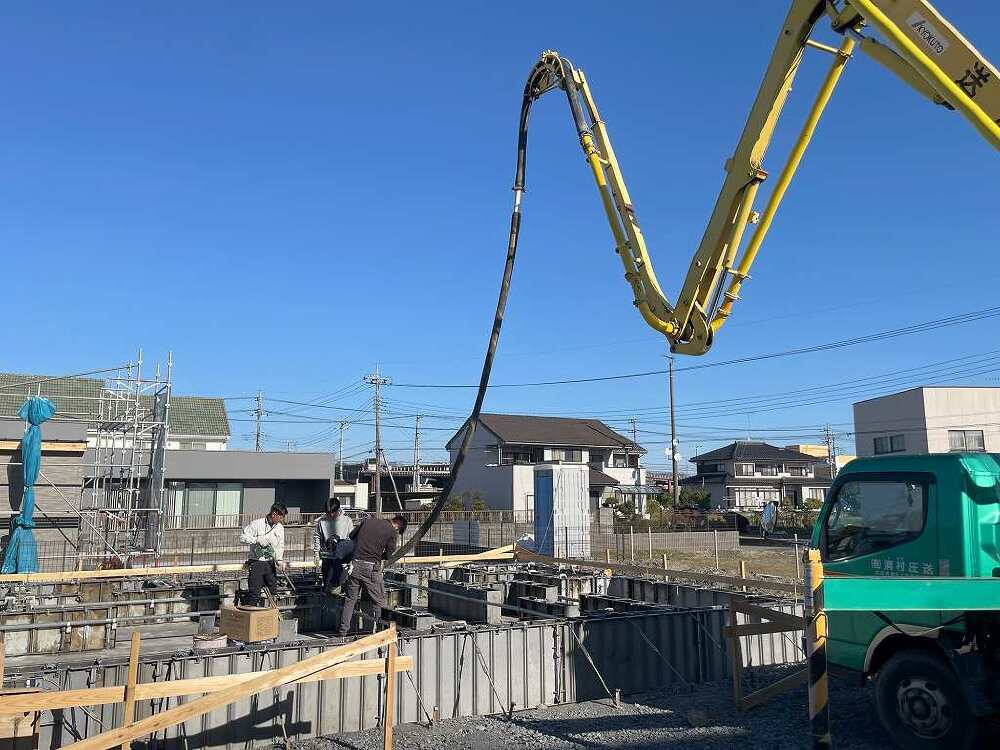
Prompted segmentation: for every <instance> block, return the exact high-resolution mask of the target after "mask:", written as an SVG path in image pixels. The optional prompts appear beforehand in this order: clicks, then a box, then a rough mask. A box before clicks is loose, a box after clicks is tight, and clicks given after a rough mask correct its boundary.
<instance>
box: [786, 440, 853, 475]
mask: <svg viewBox="0 0 1000 750" xmlns="http://www.w3.org/2000/svg"><path fill="white" fill-rule="evenodd" d="M785 449H786V450H790V451H798V452H799V453H805V454H806V455H807V456H815V457H816V458H821V459H823V460H824V461H825V460H826V459H827V458H828V457H829V455H830V450H829V449H828V448H827V447H826V446H825V445H813V444H810V443H798V444H796V445H786V446H785ZM856 458H857V456H855V455H853V454H847V453H837V455H836V457H835V459H834V461H835V463H836V464H837V471H840V470H841V469H843V468H844V467H845V466H847V464H849V463H850V462H851V461H853V460H854V459H856Z"/></svg>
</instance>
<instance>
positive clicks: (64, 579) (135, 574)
mask: <svg viewBox="0 0 1000 750" xmlns="http://www.w3.org/2000/svg"><path fill="white" fill-rule="evenodd" d="M289 567H290V568H292V569H300V568H314V567H316V564H315V563H314V562H312V561H309V562H293V563H289ZM244 568H245V566H244V564H243V563H217V564H216V563H213V564H208V565H170V566H163V567H159V568H128V569H125V570H121V569H109V570H67V571H62V572H59V573H5V574H2V575H0V583H75V582H77V581H89V580H94V579H105V578H144V577H145V578H148V577H152V576H171V575H190V574H192V573H238V572H240V571H242V570H244Z"/></svg>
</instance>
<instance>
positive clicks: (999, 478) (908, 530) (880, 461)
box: [812, 453, 1000, 750]
mask: <svg viewBox="0 0 1000 750" xmlns="http://www.w3.org/2000/svg"><path fill="white" fill-rule="evenodd" d="M812 545H813V547H815V548H817V549H819V550H820V555H821V557H822V560H823V570H824V574H825V575H826V576H828V577H829V576H886V577H893V576H895V577H905V578H918V577H960V578H989V577H1000V457H998V456H996V455H993V454H988V453H950V454H939V455H901V456H887V457H879V458H862V459H857V460H855V461H852V462H851V463H849V464H848V465H847V466H845V467H844V469H843V470H842V471H841V472H840V473H839V474H838V476H837V478H836V480H835V481H834V483H833V485H832V486H831V487H830V491H829V492H828V494H827V497H826V501H825V503H824V504H823V508H822V510H821V511H820V515H819V517H818V519H817V522H816V527H815V529H814V532H813V538H812ZM989 588H990V590H991V591H996V588H995V587H992V586H990V587H989ZM989 596H991V597H992V596H994V594H993V593H991V594H989ZM908 603H909V600H907V601H905V602H904V606H906V605H908ZM995 604H996V606H995V608H994V607H993V603H992V602H990V603H988V608H987V609H989V610H992V611H985V612H982V611H976V612H962V611H954V610H943V611H931V610H921V609H919V604H917V603H915V605H916V606H915V609H914V611H910V612H901V611H892V612H877V611H861V612H847V611H840V612H837V611H830V612H829V613H828V625H829V640H828V642H827V655H828V661H829V664H830V668H831V671H832V672H833V673H835V674H844V673H846V674H848V675H853V676H856V677H859V678H860V679H861V680H862V681H867V680H869V679H872V680H873V682H874V696H875V705H876V710H877V712H878V716H879V720H880V722H881V723H882V725H883V727H884V728H885V729H886V731H887V734H888V735H889V737H890V738H891V739H892V740H893V742H894V743H895V744H896V745H897V746H898V747H901V748H906V750H916V749H918V748H919V749H920V750H923V749H924V748H939V747H947V748H948V749H949V750H963V749H964V748H967V747H972V746H974V744H975V743H976V741H977V738H978V737H981V736H982V735H983V734H989V735H990V736H993V733H994V732H996V731H997V729H996V726H997V725H996V724H994V723H993V721H994V720H995V719H997V718H998V717H1000V600H998V601H996V602H995Z"/></svg>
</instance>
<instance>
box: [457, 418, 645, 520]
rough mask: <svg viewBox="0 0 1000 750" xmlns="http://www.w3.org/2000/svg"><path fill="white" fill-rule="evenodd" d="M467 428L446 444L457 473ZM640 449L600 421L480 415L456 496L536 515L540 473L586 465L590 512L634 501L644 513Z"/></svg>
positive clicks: (462, 428)
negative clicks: (617, 502)
mask: <svg viewBox="0 0 1000 750" xmlns="http://www.w3.org/2000/svg"><path fill="white" fill-rule="evenodd" d="M466 427H467V425H463V426H462V427H461V428H460V429H459V431H458V432H457V433H456V434H455V435H454V436H453V437H452V438H451V440H449V441H448V443H447V448H448V451H449V453H450V457H451V466H452V467H454V465H455V459H456V457H457V456H458V451H459V447H460V446H461V444H462V439H463V437H464V435H465V430H466ZM645 452H646V451H645V449H644V448H642V446H640V445H638V444H636V443H634V442H632V441H631V440H629V439H628V438H626V437H624V436H623V435H620V434H618V433H617V432H615V431H614V430H612V429H611V428H610V427H608V426H607V425H606V424H604V423H603V422H600V421H598V420H596V419H574V418H567V417H541V416H528V415H515V414H482V415H480V419H479V423H478V425H477V427H476V433H475V436H474V437H473V440H472V445H471V446H470V448H469V453H468V455H467V457H466V459H465V463H464V464H463V465H462V468H461V470H460V471H459V474H458V476H457V477H456V479H455V489H454V492H455V494H456V495H458V496H461V495H463V494H468V495H475V496H477V497H480V498H482V499H483V501H485V503H486V505H487V507H489V508H493V509H497V510H514V511H527V510H533V509H534V491H535V490H534V488H535V470H536V467H539V466H541V467H545V466H547V465H551V464H583V465H586V466H587V467H588V468H589V471H588V483H587V492H588V496H589V500H590V508H591V510H592V511H594V510H596V509H598V508H599V507H601V505H602V503H605V502H608V501H614V500H623V499H624V500H631V501H632V502H634V503H635V506H636V510H637V512H639V513H644V512H645V505H646V497H647V496H648V495H651V494H657V493H658V492H659V489H658V488H656V487H647V486H646V469H645V468H643V467H642V465H641V463H640V458H641V457H642V455H643V454H644V453H645Z"/></svg>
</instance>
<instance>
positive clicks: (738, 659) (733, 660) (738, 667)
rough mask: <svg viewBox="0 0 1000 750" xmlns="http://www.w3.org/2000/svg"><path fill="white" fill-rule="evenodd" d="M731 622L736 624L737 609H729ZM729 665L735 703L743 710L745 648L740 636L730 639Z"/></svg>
mask: <svg viewBox="0 0 1000 750" xmlns="http://www.w3.org/2000/svg"><path fill="white" fill-rule="evenodd" d="M729 622H730V623H732V624H733V625H735V624H736V610H735V609H730V610H729ZM729 666H730V669H731V670H732V675H733V704H734V705H735V706H736V708H737V709H738V710H740V711H742V710H743V648H742V647H741V646H740V639H739V638H730V639H729Z"/></svg>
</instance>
